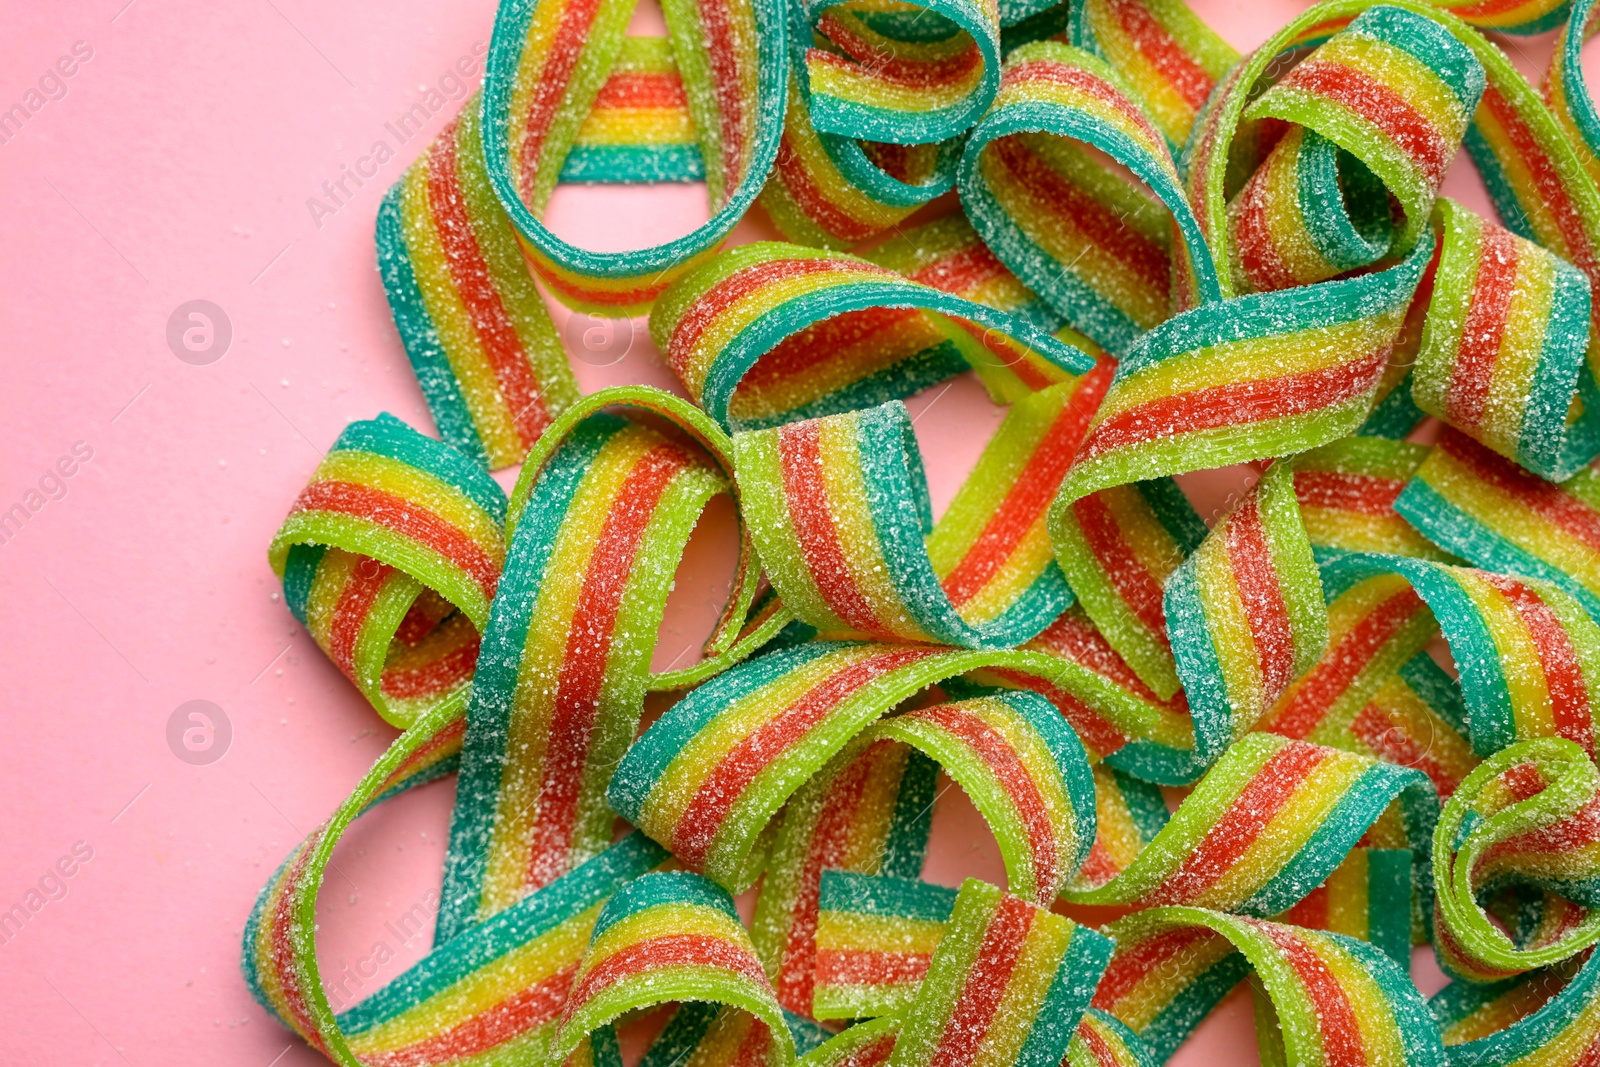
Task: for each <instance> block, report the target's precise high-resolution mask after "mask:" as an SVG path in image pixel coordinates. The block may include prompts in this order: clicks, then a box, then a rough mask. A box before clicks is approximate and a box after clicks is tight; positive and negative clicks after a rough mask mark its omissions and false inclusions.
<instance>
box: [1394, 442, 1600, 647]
mask: <svg viewBox="0 0 1600 1067" xmlns="http://www.w3.org/2000/svg"><path fill="white" fill-rule="evenodd" d="M1395 510H1396V511H1398V512H1400V513H1401V514H1403V515H1404V516H1405V517H1406V518H1407V519H1409V520H1410V521H1411V522H1412V524H1413V525H1415V526H1416V528H1417V529H1419V530H1421V531H1422V532H1423V533H1424V534H1426V535H1427V536H1428V537H1430V538H1432V539H1433V540H1434V541H1435V542H1437V543H1438V544H1440V545H1442V546H1443V547H1444V548H1446V549H1448V550H1450V551H1451V552H1455V553H1458V554H1460V555H1461V556H1464V557H1465V558H1466V559H1468V560H1469V561H1471V562H1472V563H1474V564H1476V565H1477V566H1480V567H1484V568H1488V569H1492V570H1497V571H1506V572H1509V573H1512V574H1526V575H1529V576H1531V577H1534V578H1542V579H1544V580H1545V581H1549V582H1554V583H1555V584H1557V585H1559V586H1561V587H1562V588H1563V589H1565V590H1566V591H1567V592H1569V593H1571V594H1572V595H1573V596H1575V597H1577V598H1578V600H1579V601H1580V602H1581V603H1582V604H1583V606H1584V608H1585V610H1587V611H1588V612H1589V614H1590V615H1591V616H1593V617H1596V618H1600V470H1596V469H1595V468H1592V467H1591V468H1588V469H1586V470H1584V471H1581V472H1580V473H1578V474H1575V475H1573V476H1572V478H1570V479H1568V480H1567V481H1565V482H1563V483H1561V484H1560V485H1554V484H1552V483H1550V482H1547V481H1545V480H1544V479H1543V478H1538V477H1535V476H1534V475H1532V474H1530V473H1529V472H1528V471H1526V470H1524V469H1523V468H1521V467H1519V466H1518V465H1517V464H1515V463H1512V462H1509V461H1508V460H1505V459H1503V458H1501V457H1500V456H1498V455H1496V454H1494V453H1493V452H1490V451H1489V450H1488V449H1487V448H1484V447H1483V446H1482V445H1480V444H1478V443H1477V442H1475V441H1473V440H1472V439H1470V438H1468V437H1467V436H1466V435H1465V434H1461V433H1458V432H1456V431H1455V430H1446V431H1445V432H1444V433H1442V434H1441V435H1440V436H1439V443H1438V445H1437V446H1436V447H1435V448H1434V449H1433V451H1432V452H1431V453H1429V455H1428V458H1427V459H1426V460H1425V461H1424V462H1423V463H1422V464H1421V466H1419V467H1418V468H1417V471H1416V474H1415V476H1414V477H1413V478H1412V479H1411V481H1410V482H1409V483H1408V484H1407V485H1406V487H1405V491H1404V492H1402V493H1401V494H1400V495H1399V497H1398V498H1396V500H1395Z"/></svg>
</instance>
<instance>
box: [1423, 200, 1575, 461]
mask: <svg viewBox="0 0 1600 1067" xmlns="http://www.w3.org/2000/svg"><path fill="white" fill-rule="evenodd" d="M1439 209H1440V219H1441V222H1442V230H1443V238H1444V245H1443V251H1442V255H1441V256H1440V260H1439V270H1438V276H1437V278H1436V280H1435V282H1434V287H1433V299H1432V301H1431V302H1430V304H1429V306H1428V318H1427V321H1426V325H1425V327H1424V330H1423V335H1422V347H1421V351H1419V352H1418V354H1417V363H1416V370H1415V372H1414V381H1413V384H1412V396H1413V397H1414V398H1415V400H1416V403H1417V406H1418V407H1420V408H1421V409H1422V410H1423V411H1426V412H1428V413H1429V414H1431V415H1436V416H1438V417H1439V418H1441V419H1443V420H1444V421H1445V422H1448V423H1449V424H1450V425H1452V426H1454V427H1455V428H1456V429H1458V430H1461V431H1462V432H1463V433H1466V434H1467V435H1468V436H1470V437H1473V438H1475V439H1477V440H1478V441H1480V442H1482V443H1483V444H1485V445H1487V446H1489V447H1490V448H1491V449H1493V450H1494V451H1496V452H1498V453H1500V454H1501V455H1503V456H1505V457H1507V458H1509V459H1513V460H1516V461H1517V462H1518V463H1520V464H1522V465H1523V466H1524V467H1527V468H1528V469H1529V470H1531V471H1533V472H1534V473H1535V474H1539V475H1542V476H1543V477H1546V478H1550V479H1552V480H1555V481H1559V480H1561V479H1564V478H1568V477H1570V476H1571V475H1572V474H1574V473H1575V472H1576V471H1577V470H1578V469H1579V468H1580V467H1582V466H1583V465H1584V464H1585V463H1587V462H1589V461H1590V460H1591V459H1593V458H1594V457H1595V454H1596V453H1597V452H1600V410H1596V409H1597V406H1600V388H1597V387H1596V385H1595V380H1594V376H1593V372H1592V371H1591V370H1590V367H1589V365H1588V363H1587V361H1586V360H1585V357H1584V352H1585V349H1586V347H1587V345H1588V341H1589V319H1590V308H1589V292H1588V283H1587V281H1586V280H1585V278H1584V276H1583V275H1582V274H1580V273H1579V272H1578V271H1577V270H1576V269H1574V268H1573V267H1571V266H1569V265H1568V264H1566V263H1564V262H1562V261H1561V260H1560V259H1558V258H1556V257H1555V256H1553V255H1552V254H1550V253H1549V252H1547V251H1545V250H1544V249H1542V248H1540V247H1539V246H1538V245H1536V244H1534V243H1533V242H1531V241H1528V240H1526V239H1524V238H1521V237H1518V236H1517V235H1515V234H1513V233H1511V232H1510V231H1508V230H1505V229H1502V228H1501V227H1499V226H1495V225H1494V224H1493V223H1489V222H1485V221H1484V220H1482V219H1480V218H1478V217H1477V216H1475V215H1473V214H1472V213H1471V212H1469V211H1467V210H1466V209H1464V208H1461V207H1459V206H1458V205H1456V204H1454V203H1452V202H1451V201H1449V200H1444V201H1441V203H1440V205H1439ZM1580 396H1581V398H1582V403H1581V404H1580V405H1579V409H1578V413H1577V414H1576V417H1574V415H1573V414H1569V411H1571V409H1572V407H1573V401H1574V398H1575V397H1580Z"/></svg>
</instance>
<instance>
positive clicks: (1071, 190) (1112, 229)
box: [957, 41, 1220, 354]
mask: <svg viewBox="0 0 1600 1067" xmlns="http://www.w3.org/2000/svg"><path fill="white" fill-rule="evenodd" d="M1085 145H1086V146H1088V148H1089V149H1093V150H1097V151H1100V152H1103V153H1105V154H1106V155H1107V156H1109V157H1110V158H1111V159H1112V160H1113V161H1114V162H1116V163H1118V164H1121V165H1122V166H1124V167H1126V168H1127V169H1128V170H1129V171H1130V172H1131V173H1132V174H1133V175H1134V177H1135V178H1137V179H1138V181H1140V182H1142V183H1143V184H1144V185H1145V186H1146V187H1147V188H1148V189H1149V192H1148V193H1147V192H1145V191H1144V190H1142V189H1139V188H1137V187H1135V186H1133V185H1130V184H1128V183H1127V182H1126V181H1125V180H1124V179H1122V178H1120V177H1118V176H1116V175H1114V174H1113V173H1112V172H1110V171H1109V170H1106V169H1104V168H1103V167H1102V165H1101V164H1099V163H1097V162H1095V161H1094V160H1093V159H1092V158H1091V157H1090V155H1089V154H1088V153H1087V152H1086V151H1085V149H1084V147H1083V146H1085ZM957 184H958V186H959V188H960V190H961V200H962V205H963V207H964V208H965V209H966V211H967V214H968V217H969V218H971V220H972V223H973V226H974V228H975V229H977V231H978V232H979V233H980V234H981V235H982V236H983V238H984V240H985V242H987V243H988V245H989V246H990V247H991V248H993V249H994V251H995V254H996V255H997V256H999V258H1000V259H1001V260H1002V261H1003V262H1004V263H1005V264H1006V265H1007V266H1008V267H1010V268H1011V269H1012V270H1013V271H1015V272H1016V274H1017V276H1018V277H1019V278H1021V279H1022V281H1023V282H1024V283H1026V284H1027V285H1028V286H1029V287H1030V288H1032V289H1033V290H1034V291H1036V292H1038V293H1039V295H1041V296H1042V297H1044V298H1045V299H1046V300H1048V301H1050V303H1051V304H1052V305H1053V306H1054V307H1055V308H1056V310H1057V311H1059V312H1061V313H1062V314H1063V315H1064V316H1066V317H1067V320H1068V321H1069V322H1070V323H1071V324H1072V325H1073V326H1074V327H1075V328H1077V329H1079V330H1081V331H1083V333H1085V334H1086V335H1088V336H1089V337H1090V338H1091V339H1093V340H1094V341H1095V342H1096V343H1097V344H1100V345H1103V346H1104V347H1105V348H1106V349H1108V350H1109V351H1111V352H1112V353H1114V354H1121V353H1123V352H1125V351H1127V349H1128V348H1129V346H1130V345H1132V343H1133V342H1134V340H1135V339H1136V338H1137V337H1138V336H1139V335H1140V334H1141V333H1143V332H1144V331H1145V330H1148V329H1149V328H1150V327H1152V326H1155V325H1156V324H1157V323H1159V322H1161V321H1162V320H1163V319H1165V318H1166V317H1167V316H1168V315H1170V314H1171V312H1172V309H1173V300H1174V297H1173V286H1174V276H1176V278H1177V284H1178V288H1179V290H1180V295H1179V298H1178V300H1179V304H1180V306H1193V305H1194V304H1196V303H1200V302H1203V301H1210V300H1216V299H1217V298H1218V297H1219V295H1220V289H1219V287H1218V280H1217V277H1216V270H1215V267H1214V266H1213V264H1212V262H1211V256H1210V253H1209V252H1208V251H1207V250H1206V247H1205V243H1204V241H1203V239H1202V237H1201V233H1200V228H1199V224H1198V222H1197V221H1196V219H1195V217H1194V213H1193V212H1192V211H1191V210H1190V209H1189V202H1188V199H1187V197H1186V196H1185V195H1184V190H1183V183H1182V180H1181V179H1180V178H1179V176H1178V169H1177V166H1176V165H1175V164H1174V163H1173V160H1172V156H1171V153H1170V152H1169V150H1168V148H1167V143H1166V140H1165V139H1164V138H1163V137H1162V135H1161V133H1160V132H1159V131H1158V130H1157V129H1156V127H1155V125H1154V124H1153V122H1152V121H1151V119H1150V118H1149V116H1148V115H1146V114H1145V113H1144V111H1143V110H1142V108H1141V107H1140V106H1139V104H1137V103H1136V102H1135V101H1134V99H1133V97H1132V96H1131V94H1130V91H1129V90H1128V89H1127V87H1126V86H1124V85H1123V84H1122V82H1121V80H1120V79H1119V78H1118V77H1117V75H1116V74H1115V73H1114V72H1113V71H1112V70H1111V68H1110V67H1108V66H1107V65H1106V64H1105V63H1104V62H1103V61H1101V60H1099V59H1097V58H1096V57H1095V56H1093V55H1090V54H1089V53H1087V52H1083V51H1081V50H1078V49H1074V48H1070V47H1068V46H1066V45H1062V44H1058V43H1055V42H1049V41H1040V42H1036V43H1034V44H1028V45H1024V46H1022V47H1021V48H1018V49H1017V50H1016V51H1014V52H1013V53H1012V54H1011V55H1010V57H1008V59H1007V60H1006V66H1005V70H1004V73H1003V75H1002V77H1001V83H1000V93H999V95H998V96H997V97H996V99H995V104H994V107H993V108H992V109H991V110H990V111H989V113H988V114H987V115H985V116H984V117H983V120H982V121H981V122H979V123H978V125H977V127H976V128H975V129H974V130H973V132H972V136H971V137H970V139H969V140H968V141H967V146H966V149H965V150H964V152H963V154H962V159H961V169H960V174H959V177H958V179H957Z"/></svg>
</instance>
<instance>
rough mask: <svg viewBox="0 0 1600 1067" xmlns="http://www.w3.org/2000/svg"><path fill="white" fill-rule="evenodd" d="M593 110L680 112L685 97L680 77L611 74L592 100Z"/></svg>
mask: <svg viewBox="0 0 1600 1067" xmlns="http://www.w3.org/2000/svg"><path fill="white" fill-rule="evenodd" d="M594 106H595V110H597V111H598V110H601V109H602V108H635V107H642V108H662V109H673V110H683V109H687V108H688V106H689V94H688V93H686V92H684V90H683V78H682V77H681V76H680V75H678V74H677V73H675V72H673V71H614V72H613V73H612V75H611V77H609V78H607V79H606V83H605V84H604V85H602V86H601V87H600V93H599V95H598V96H596V97H595V98H594Z"/></svg>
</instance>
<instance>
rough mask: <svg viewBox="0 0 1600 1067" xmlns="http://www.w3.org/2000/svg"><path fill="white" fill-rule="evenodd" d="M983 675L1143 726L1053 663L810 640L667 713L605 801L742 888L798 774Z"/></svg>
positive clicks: (699, 867)
mask: <svg viewBox="0 0 1600 1067" xmlns="http://www.w3.org/2000/svg"><path fill="white" fill-rule="evenodd" d="M984 668H989V669H995V668H1000V669H1003V670H1005V671H1006V672H1007V673H1008V674H1010V675H1011V677H1012V678H1013V679H1016V681H1013V682H1012V683H1011V684H1018V682H1024V683H1025V682H1032V683H1033V685H1034V686H1038V687H1039V688H1041V689H1045V690H1048V691H1046V692H1044V693H1043V694H1042V695H1044V696H1046V698H1047V699H1050V698H1052V692H1051V691H1053V694H1054V698H1053V699H1052V702H1053V703H1056V705H1057V707H1058V708H1059V709H1060V710H1061V711H1062V713H1063V714H1065V715H1066V716H1067V720H1068V722H1073V721H1083V720H1084V719H1090V718H1094V717H1098V716H1104V717H1106V718H1107V719H1110V720H1112V721H1116V720H1121V721H1122V722H1123V723H1125V724H1126V725H1125V726H1124V729H1127V730H1128V732H1129V733H1142V732H1144V731H1143V729H1141V725H1142V724H1139V725H1136V723H1137V721H1138V720H1137V717H1139V716H1142V715H1143V714H1144V709H1143V708H1142V707H1140V706H1138V705H1137V704H1135V703H1134V702H1133V701H1132V700H1130V699H1129V698H1128V696H1127V695H1126V693H1125V692H1124V691H1122V690H1120V689H1118V688H1117V687H1115V686H1114V685H1112V684H1111V683H1110V682H1109V681H1107V680H1105V679H1103V678H1101V677H1100V676H1099V675H1096V674H1094V673H1092V672H1091V671H1089V670H1087V669H1085V668H1082V667H1079V666H1078V665H1077V664H1074V663H1069V662H1066V661H1063V660H1058V659H1055V658H1054V657H1051V656H1046V655H1041V654H1039V653H1032V652H1018V651H1012V652H1000V651H991V652H968V651H960V650H952V649H941V648H937V647H928V646H921V647H919V646H911V645H900V646H896V645H876V644H860V643H849V642H814V643H811V644H806V645H801V646H798V647H795V648H789V649H783V650H781V651H777V652H772V653H770V654H768V655H764V656H761V657H758V658H756V659H754V660H751V661H749V662H747V663H743V664H740V665H738V666H736V667H734V668H732V669H731V670H729V671H727V672H725V673H723V674H721V675H719V676H718V677H716V678H713V679H712V680H711V681H709V682H707V683H706V684H705V685H703V686H701V687H700V688H699V689H696V690H695V691H694V692H692V693H690V694H689V695H688V696H687V697H686V698H684V699H683V700H682V701H680V702H679V703H678V704H676V705H674V706H673V707H672V708H671V709H669V710H668V711H667V712H666V714H664V715H663V716H662V717H661V718H660V719H658V720H657V721H656V722H655V723H654V724H653V725H652V726H651V727H650V728H649V729H648V730H646V731H645V733H644V735H643V736H642V737H640V739H639V740H638V741H637V742H636V743H635V744H634V745H633V747H632V748H630V749H629V750H628V752H627V754H626V755H625V756H624V757H623V758H622V762H621V763H620V764H619V765H618V767H617V772H616V774H615V776H614V777H613V778H612V780H611V788H610V792H609V797H610V799H611V804H612V806H613V807H614V808H615V809H616V810H617V811H618V813H620V814H621V815H622V816H623V817H624V818H626V819H627V820H628V821H629V822H631V823H633V824H634V825H635V826H638V827H640V828H641V829H644V830H645V831H646V832H647V833H649V834H650V835H651V836H652V837H654V838H656V840H658V841H661V842H663V843H664V844H667V845H668V846H669V847H670V848H671V849H672V850H673V852H674V854H675V855H677V856H678V858H679V859H681V860H682V861H683V863H684V865H685V866H686V867H688V868H690V869H691V870H696V871H699V872H701V873H703V874H705V875H706V876H707V877H709V878H711V879H712V880H713V881H716V882H717V883H719V884H721V885H723V886H724V887H726V888H728V889H729V890H731V891H741V890H743V889H744V888H746V887H748V886H749V885H751V884H752V883H753V882H754V881H755V879H756V877H757V876H758V875H759V874H760V873H761V868H762V865H763V864H764V862H765V860H766V852H767V847H768V844H769V840H770V839H769V838H768V836H767V834H768V833H770V828H769V823H770V822H771V820H772V817H773V816H774V815H776V814H777V812H778V811H779V810H780V809H781V808H782V807H783V805H784V802H785V801H786V800H787V799H788V798H789V797H790V796H791V795H792V794H793V793H794V792H795V791H796V790H797V789H799V788H800V786H801V785H802V784H803V783H804V782H805V781H806V780H807V779H809V778H810V777H811V776H812V775H814V774H816V773H817V771H818V770H820V769H821V768H822V767H823V766H824V765H825V764H826V763H827V762H828V761H829V760H830V759H831V758H832V757H833V756H834V755H836V754H837V753H838V752H840V751H842V750H843V749H844V747H845V746H846V745H847V744H848V743H849V742H850V740H851V739H852V738H854V737H855V736H856V735H857V734H859V733H860V732H861V731H862V730H863V729H864V728H865V727H866V726H867V725H868V724H870V723H871V722H872V721H873V720H875V719H877V718H878V717H879V716H881V715H882V714H884V713H885V712H886V711H888V710H889V709H890V708H891V707H893V706H894V705H896V704H898V703H899V702H900V701H901V700H903V699H905V698H907V697H909V696H911V695H913V694H914V693H916V692H917V691H918V690H920V689H922V688H924V687H925V686H928V685H933V684H937V683H939V682H941V681H944V680H946V679H949V678H952V677H954V676H956V675H960V674H965V673H967V672H970V671H977V670H981V669H984ZM1129 720H1133V721H1131V722H1130V721H1129ZM1090 729H1096V727H1090ZM1099 729H1100V730H1101V731H1102V732H1103V731H1104V728H1103V727H1100V728H1099ZM1091 840H1092V835H1091Z"/></svg>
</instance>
